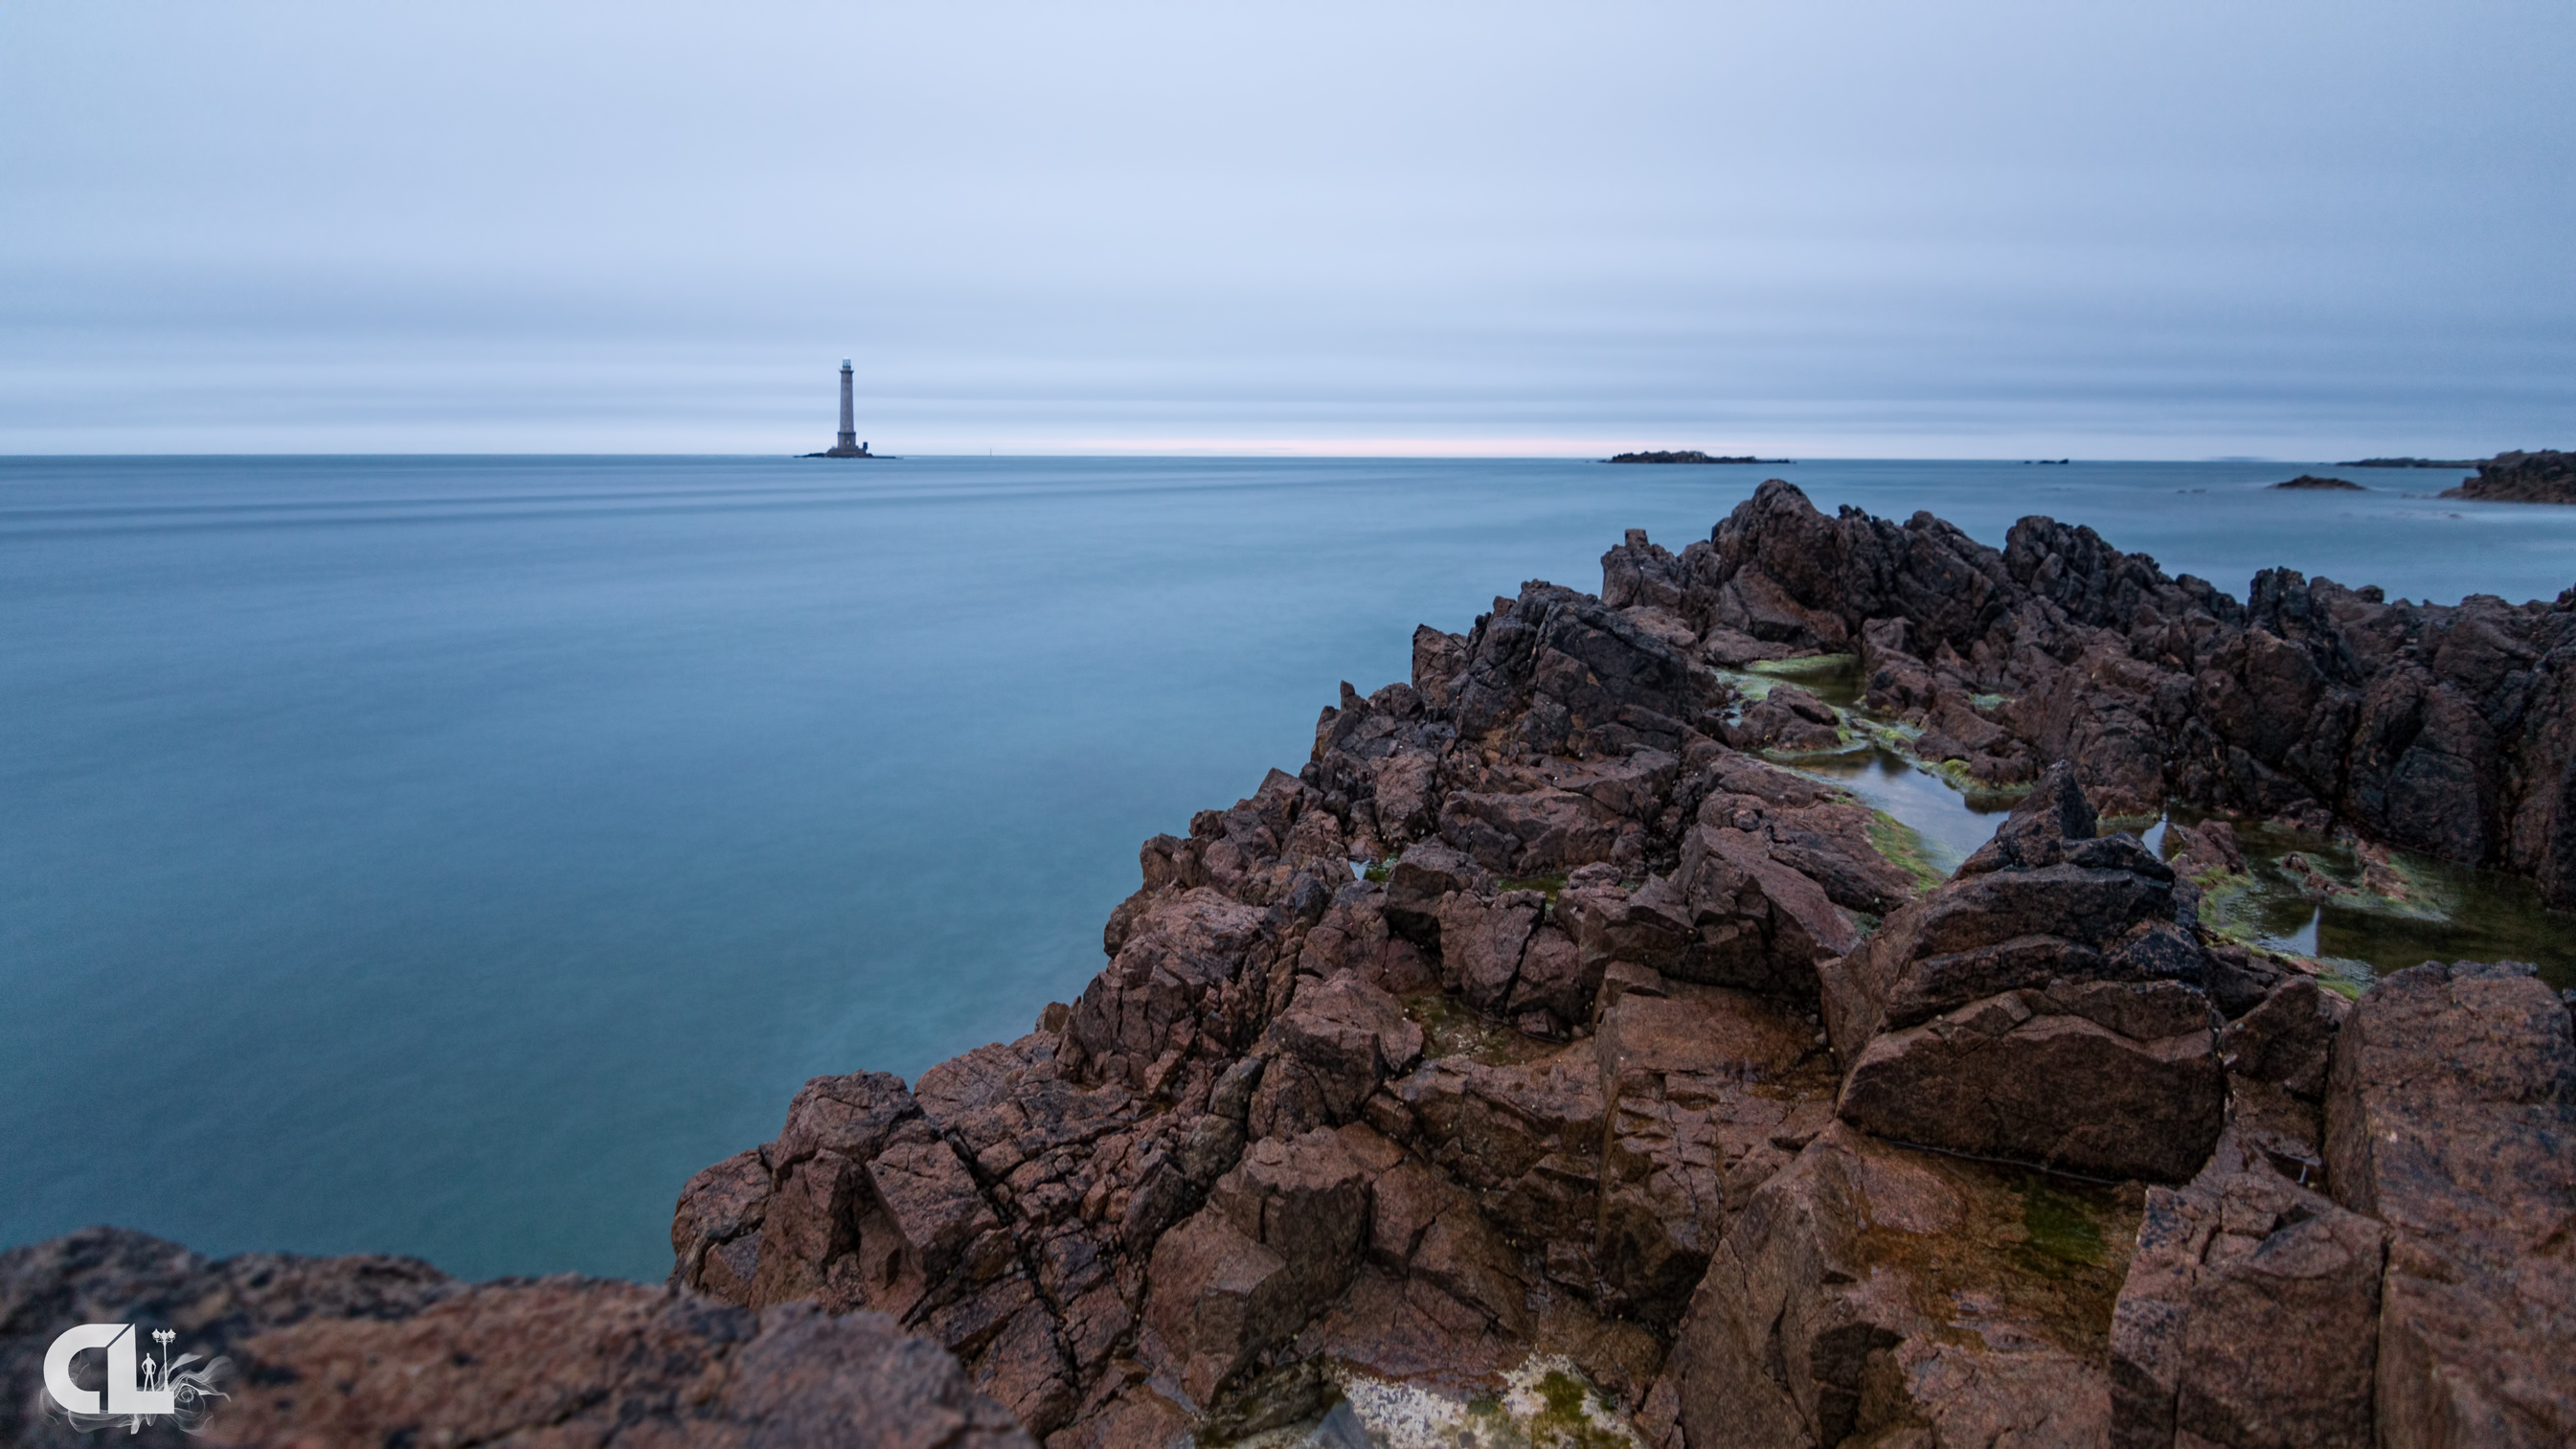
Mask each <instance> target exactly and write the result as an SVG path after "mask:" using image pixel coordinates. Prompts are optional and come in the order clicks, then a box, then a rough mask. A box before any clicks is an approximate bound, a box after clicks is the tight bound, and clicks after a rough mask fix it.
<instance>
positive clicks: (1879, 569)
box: [1605, 454, 2576, 908]
mask: <svg viewBox="0 0 2576 1449" xmlns="http://www.w3.org/2000/svg"><path fill="white" fill-rule="evenodd" d="M2520 456H2521V457H2522V459H2523V461H2521V462H2517V463H2513V464H2511V465H2509V466H2510V468H2511V469H2518V470H2522V471H2517V472H2513V473H2512V476H2514V477H2517V478H2520V477H2524V476H2526V475H2528V476H2532V477H2541V476H2556V475H2555V474H2552V473H2550V472H2549V470H2550V469H2552V468H2556V467H2560V466H2563V463H2553V462H2551V461H2549V460H2550V459H2551V458H2553V457H2555V458H2559V459H2562V460H2563V458H2564V457H2565V455H2544V454H2530V455H2520ZM2495 466H2503V465H2495ZM2500 476H2501V475H2500ZM1612 553H1613V556H1614V557H1613V559H1612V560H1607V561H1605V575H1606V578H1607V580H1608V584H1607V586H1608V587H1609V588H1610V589H1611V590H1612V592H1611V593H1610V594H1609V595H1608V596H1607V597H1609V598H1614V599H1618V600H1622V601H1629V602H1631V604H1632V605H1633V607H1631V608H1630V609H1629V610H1628V612H1632V613H1640V612H1644V611H1651V612H1652V613H1654V614H1656V615H1658V616H1662V617H1665V618H1669V619H1670V620H1671V621H1672V624H1673V626H1674V627H1675V628H1677V629H1679V630H1680V631H1682V632H1683V634H1685V635H1687V636H1688V637H1690V638H1691V639H1693V640H1695V641H1696V642H1695V643H1694V644H1693V645H1692V646H1690V647H1691V648H1692V649H1694V650H1695V651H1696V652H1697V653H1698V654H1699V656H1700V657H1701V658H1703V659H1706V660H1708V661H1709V662H1711V663H1716V664H1724V665H1728V666H1730V667H1732V666H1739V665H1741V664H1742V663H1743V662H1745V661H1746V660H1747V659H1758V658H1775V659H1776V658H1786V657H1791V656H1797V655H1802V654H1818V653H1857V654H1859V655H1860V656H1861V658H1862V661H1863V665H1864V671H1865V678H1866V681H1867V687H1868V697H1869V699H1870V700H1871V702H1872V704H1873V705H1874V706H1875V707H1877V708H1881V709H1884V710H1888V711H1890V712H1892V713H1895V714H1897V715H1898V716H1900V718H1902V719H1903V720H1904V721H1905V722H1907V723H1908V724H1910V725H1912V726H1914V727H1916V728H1919V729H1920V730H1921V734H1920V736H1919V737H1918V738H1917V739H1915V741H1914V742H1913V743H1912V745H1911V746H1910V748H1912V749H1913V750H1914V752H1915V753H1916V754H1917V755H1919V756H1921V757H1922V758H1924V759H1925V760H1927V761H1931V762H1935V763H1947V764H1949V765H1950V766H1951V767H1952V768H1954V769H1955V770H1957V771H1958V772H1960V773H1963V774H1965V775H1966V776H1968V777H1969V778H1971V779H1973V780H1975V781H1977V782H1979V783H1981V784H1985V785H1989V786H1996V787H2010V786H2015V785H2019V784H2026V783H2028V782H2029V781H2031V780H2032V779H2034V778H2035V777H2036V776H2037V774H2038V772H2039V770H2040V769H2041V768H2042V767H2044V766H2045V765H2047V764H2049V763H2052V762H2056V761H2066V762H2070V763H2072V764H2073V765H2074V766H2075V768H2076V771H2077V774H2078V777H2079V779H2080V780H2081V782H2082V784H2083V785H2084V787H2085V788H2086V790H2087V791H2089V792H2090V793H2091V794H2092V796H2093V797H2094V800H2095V803H2096V805H2097V806H2098V807H2099V808H2100V809H2102V810H2104V811H2105V812H2107V813H2109V814H2111V815H2113V816H2117V817H2124V818H2128V817H2152V816H2154V815H2156V814H2157V813H2159V812H2160V811H2161V810H2162V809H2163V807H2164V806H2165V805H2166V804H2167V803H2168V802H2173V803H2181V804H2189V805H2196V806H2203V807H2210V808H2215V809H2222V810H2231V811H2240V812H2245V813H2249V814H2253V815H2257V816H2265V817H2278V816H2287V817H2295V818H2304V819H2307V820H2309V821H2310V822H2311V823H2312V824H2314V825H2316V826H2318V827H2320V828H2327V827H2333V826H2337V825H2341V826H2344V827H2348V828H2350V829H2351V830H2353V831H2354V832H2356V833H2357V834H2359V835H2360V836H2362V837H2363V838H2365V839H2369V840H2374V841H2379V842H2383V843H2386V844H2390V845H2397V846H2403V847H2405V848H2407V849H2412V850H2419V851H2422V852H2424V853H2426V854H2430V855H2436V856H2440V857H2442V858H2445V859H2449V860H2456V861H2461V862H2464V863H2468V864H2473V865H2484V866H2491V867H2496V868H2501V869H2504V870H2508V871H2512V872H2516V873H2519V874H2522V875H2527V876H2529V877H2531V878H2532V879H2534V880H2535V881H2537V882H2538V883H2539V885H2540V887H2541V889H2542V892H2543V895H2544V896H2545V897H2546V899H2548V900H2549V901H2550V902H2551V903H2552V904H2554V905H2556V906H2559V907H2561V908H2576V589H2571V590H2569V591H2568V593H2567V594H2565V595H2563V596H2561V597H2560V598H2559V599H2558V600H2556V601H2555V602H2552V603H2545V604H2544V603H2530V604H2523V605H2519V606H2516V605H2510V604H2507V603H2505V602H2504V601H2503V600H2500V599H2495V598H2491V597H2487V596H2484V595H2472V596H2471V597H2469V598H2467V599H2465V600H2463V601H2461V602H2460V603H2458V604H2456V605H2435V604H2414V603H2408V602H2405V601H2402V600H2401V601H2398V602H2395V603H2391V602H2389V601H2388V600H2387V599H2386V598H2385V597H2384V596H2383V595H2382V593H2381V592H2380V591H2379V590H2378V589H2376V588H2361V589H2349V588H2345V587H2343V586H2342V585H2340V584H2336V583H2334V582H2332V581H2330V580H2325V579H2316V580H2310V579H2307V578H2305V577H2303V576H2301V575H2299V574H2297V573H2294V572H2291V571H2289V570H2286V569H2272V570H2266V571H2265V572H2263V573H2261V574H2258V575H2257V576H2256V577H2255V578H2254V580H2253V584H2252V587H2251V589H2250V590H2249V592H2248V594H2247V597H2246V600H2245V602H2243V603H2239V602H2238V601H2236V600H2235V599H2233V598H2230V597H2229V596H2227V595H2226V594H2223V593H2220V592H2219V591H2218V590H2217V589H2215V588H2213V587H2211V586H2210V585H2209V584H2208V583H2206V582H2204V581H2202V580H2200V579H2196V578H2192V577H2190V576H2188V575H2186V576H2183V577H2181V578H2169V577H2167V576H2166V575H2165V574H2164V573H2163V571H2162V570H2160V569H2158V568H2157V566H2156V563H2155V561H2154V560H2153V559H2151V558H2148V557H2146V556H2145V555H2143V554H2129V553H2123V552H2121V551H2119V550H2118V549H2116V548H2113V547H2112V546H2111V545H2110V544H2108V543H2106V542H2104V541H2103V540H2102V539H2101V538H2100V536H2098V535H2096V534H2095V533H2094V532H2093V531H2092V530H2091V529H2088V528H2081V527H2070V526H2068V525H2065V524H2061V523H2057V522H2055V521H2053V520H2050V519H2045V518H2025V519H2023V520H2022V521H2021V522H2019V523H2017V524H2015V525H2014V526H2013V528H2012V530H2011V532H2010V534H2009V535H2008V536H2007V538H2006V540H2005V544H2004V547H2003V548H2002V549H2000V550H1998V549H1994V548H1990V547H1988V546H1986V545H1984V544H1981V543H1978V542H1977V541H1976V540H1974V539H1971V538H1969V537H1967V536H1966V535H1965V534H1963V533H1961V532H1960V531H1959V530H1958V529H1956V528H1953V527H1952V526H1950V525H1949V524H1946V523H1943V522H1942V521H1940V520H1939V519H1936V518H1934V517H1932V516H1931V515H1930V514H1917V515H1915V516H1914V517H1913V518H1912V519H1909V520H1907V521H1905V522H1904V523H1901V524H1900V523H1895V522H1891V521H1888V520H1885V519H1879V518H1872V517H1870V516H1868V515H1866V514H1863V513H1860V512H1858V511H1856V510H1852V509H1845V510H1844V511H1843V512H1842V513H1841V515H1840V516H1838V517H1833V518H1828V517H1826V516H1825V515H1823V514H1821V513H1818V512H1817V511H1816V510H1815V509H1814V508H1813V507H1812V506H1810V505H1809V504H1808V502H1807V499H1806V497H1805V495H1804V494H1801V493H1800V492H1799V491H1798V490H1797V489H1796V488H1795V487H1793V486H1791V485H1790V484H1788V483H1785V482H1782V481H1780V480H1778V479H1773V480H1771V481H1769V482H1766V483H1764V484H1763V485H1762V486H1761V488H1760V489H1758V490H1757V491H1756V492H1755V494H1754V496H1753V497H1752V498H1750V499H1748V500H1746V501H1745V502H1744V503H1742V504H1740V505H1738V506H1737V507H1736V509H1735V510H1734V512H1733V513H1731V514H1730V515H1729V516H1728V517H1727V519H1726V520H1725V521H1724V522H1723V523H1721V524H1719V525H1718V527H1717V529H1716V530H1715V532H1714V533H1713V534H1712V536H1711V537H1710V539H1709V540H1708V541H1706V542H1703V543H1693V544H1691V545H1690V546H1689V547H1688V548H1685V549H1683V550H1682V551H1681V552H1680V553H1678V554H1675V553H1671V552H1669V551H1666V550H1663V549H1659V548H1655V547H1653V546H1652V545H1648V544H1645V543H1643V542H1642V540H1639V541H1634V542H1632V543H1630V544H1628V545H1625V546H1623V547H1622V548H1620V549H1616V550H1613V551H1612ZM1782 728H1783V729H1784V730H1785V729H1786V728H1787V726H1786V725H1785V724H1784V725H1783V726H1782ZM1784 737H1785V736H1784Z"/></svg>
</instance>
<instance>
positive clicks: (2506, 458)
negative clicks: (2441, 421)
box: [2442, 451, 2576, 503]
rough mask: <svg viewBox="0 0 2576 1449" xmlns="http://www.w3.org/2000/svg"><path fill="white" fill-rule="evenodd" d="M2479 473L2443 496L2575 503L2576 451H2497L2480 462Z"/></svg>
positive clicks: (2496, 500) (2482, 499) (2512, 501)
mask: <svg viewBox="0 0 2576 1449" xmlns="http://www.w3.org/2000/svg"><path fill="white" fill-rule="evenodd" d="M2477 469H2478V476H2476V477H2474V478H2471V479H2468V480H2466V481H2464V482H2462V483H2461V484H2460V486H2458V487H2457V488H2450V489H2445V490H2444V491H2443V493H2442V496H2443V497H2444V498H2468V499H2474V500H2477V501H2480V502H2485V503H2576V453H2560V452H2554V451H2542V452H2537V453H2498V454H2496V455H2495V457H2494V458H2492V459H2490V460H2489V461H2487V462H2484V463H2480V464H2478V465H2477Z"/></svg>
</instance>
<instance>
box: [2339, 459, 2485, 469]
mask: <svg viewBox="0 0 2576 1449" xmlns="http://www.w3.org/2000/svg"><path fill="white" fill-rule="evenodd" d="M2335 466H2336V467H2338V468H2474V467H2476V466H2478V460H2477V459H2475V458H2356V459H2354V460H2353V461H2351V462H2349V463H2337V464H2335Z"/></svg>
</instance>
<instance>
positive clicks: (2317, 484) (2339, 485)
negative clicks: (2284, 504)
mask: <svg viewBox="0 0 2576 1449" xmlns="http://www.w3.org/2000/svg"><path fill="white" fill-rule="evenodd" d="M2272 486H2273V487H2274V488H2276V489H2281V488H2287V489H2292V490H2297V491H2303V492H2304V491H2315V492H2326V493H2332V492H2342V493H2364V492H2368V491H2369V490H2367V489H2365V488H2363V487H2362V486H2361V485H2360V484H2358V483H2355V482H2352V481H2350V480H2349V479H2344V478H2320V477H2318V476H2317V475H2316V474H2314V473H2302V474H2300V475H2299V476H2298V477H2296V478H2293V479H2291V480H2290V481H2289V482H2287V483H2275V484H2273V485H2272Z"/></svg>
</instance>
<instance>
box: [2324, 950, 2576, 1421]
mask: <svg viewBox="0 0 2576 1449" xmlns="http://www.w3.org/2000/svg"><path fill="white" fill-rule="evenodd" d="M2325 1108H2326V1144H2325V1149H2326V1170H2327V1180H2328V1182H2329V1184H2330V1185H2331V1187H2332V1189H2333V1193H2334V1197H2335V1199H2336V1200H2337V1201H2338V1202H2341V1203H2342V1204H2344V1205H2345V1206H2346V1207H2349V1208H2351V1209H2353V1210H2354V1211H2356V1212H2361V1213H2366V1214H2368V1215H2370V1216H2372V1217H2376V1218H2378V1219H2380V1220H2382V1221H2383V1222H2385V1223H2387V1224H2388V1226H2389V1229H2390V1243H2389V1255H2388V1272H2387V1278H2386V1281H2385V1283H2384V1285H2383V1288H2382V1307H2381V1324H2380V1337H2379V1363H2378V1371H2377V1380H2376V1400H2377V1413H2378V1432H2379V1435H2380V1441H2381V1442H2382V1443H2404V1444H2442V1443H2455V1444H2468V1443H2476V1444H2498V1445H2524V1444H2530V1445H2539V1444H2564V1443H2567V1442H2570V1440H2571V1439H2576V1319H2571V1318H2570V1317H2569V1315H2568V1312H2567V1305H2568V1304H2570V1303H2576V1262H2571V1260H2570V1257H2569V1252H2568V1245H2569V1243H2570V1242H2571V1241H2576V1040H2572V1039H2571V1036H2570V1032H2569V1026H2568V1016H2567V1011H2566V1007H2565V1005H2564V1003H2562V1002H2560V1001H2559V1000H2558V999H2557V997H2556V995H2555V994H2554V993H2552V992H2551V991H2550V990H2549V989H2548V988H2547V987H2545V986H2543V985H2541V984H2540V982H2539V981H2538V980H2536V979H2534V977H2533V976H2532V974H2531V969H2530V968H2529V967H2525V966H2512V965H2476V964H2470V963H2465V962H2464V963H2460V964H2456V965H2450V966H2443V965H2439V964H2436V963H2432V962H2427V963H2425V964H2424V965H2422V966H2418V967H2415V968H2413V969H2412V970H2408V971H2401V972H2398V973H2397V974H2396V975H2394V976H2390V977H2387V978H2385V979H2383V980H2381V981H2380V982H2379V984H2378V985H2376V986H2374V987H2372V988H2371V989H2370V991H2369V992H2367V993H2366V994H2364V995H2363V997H2362V998H2361V1000H2360V1002H2359V1003H2357V1004H2356V1005H2355V1006H2354V1007H2353V1009H2352V1014H2351V1015H2350V1017H2348V1018H2347V1019H2346V1020H2345V1022H2344V1024H2343V1028H2342V1030H2341V1031H2340V1032H2338V1033H2337V1035H2336V1038H2335V1046H2334V1065H2333V1068H2332V1071H2331V1073H2330V1075H2329V1078H2328V1081H2327V1086H2326V1100H2325Z"/></svg>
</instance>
